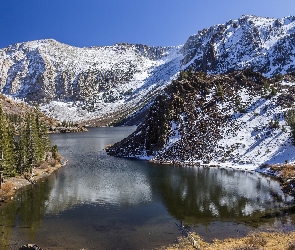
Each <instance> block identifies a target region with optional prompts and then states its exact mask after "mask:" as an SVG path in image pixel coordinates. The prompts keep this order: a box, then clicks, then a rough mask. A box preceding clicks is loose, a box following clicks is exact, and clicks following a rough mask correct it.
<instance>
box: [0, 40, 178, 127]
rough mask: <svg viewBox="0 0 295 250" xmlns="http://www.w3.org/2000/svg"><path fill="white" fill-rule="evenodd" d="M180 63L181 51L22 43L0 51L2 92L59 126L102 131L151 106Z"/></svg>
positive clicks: (56, 43)
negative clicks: (36, 106) (89, 125)
mask: <svg viewBox="0 0 295 250" xmlns="http://www.w3.org/2000/svg"><path fill="white" fill-rule="evenodd" d="M180 59H181V54H180V53H179V47H165V48H164V47H148V46H145V45H131V44H126V43H120V44H115V45H113V46H107V47H91V48H76V47H72V46H68V45H65V44H61V43H59V42H57V41H55V40H40V41H33V42H28V43H20V44H15V45H12V46H10V47H8V48H5V49H3V50H0V69H1V71H0V74H1V75H0V87H1V91H2V93H4V94H6V95H12V96H13V97H17V98H20V99H23V100H25V101H26V102H29V103H31V102H38V103H40V104H41V109H42V110H43V111H44V112H45V113H46V114H48V115H51V116H53V117H55V118H57V119H59V120H72V121H80V122H81V121H86V120H94V121H93V122H94V123H99V121H95V119H96V118H101V119H103V121H102V125H105V124H103V123H110V122H113V121H114V120H116V119H118V118H121V117H124V116H128V115H129V114H131V113H133V112H134V111H136V110H137V109H138V108H140V107H141V106H143V105H145V104H146V103H148V102H150V101H151V100H152V99H153V98H154V96H155V95H156V94H157V93H158V92H159V90H161V89H162V88H163V86H165V85H166V84H167V83H168V82H169V81H170V78H171V77H173V76H174V75H175V74H176V73H177V72H178V70H179V66H178V65H179V63H180Z"/></svg>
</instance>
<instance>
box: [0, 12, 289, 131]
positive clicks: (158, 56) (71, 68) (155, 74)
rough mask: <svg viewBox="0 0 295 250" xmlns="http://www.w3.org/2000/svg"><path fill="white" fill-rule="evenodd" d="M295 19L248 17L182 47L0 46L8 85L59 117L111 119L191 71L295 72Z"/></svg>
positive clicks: (4, 87)
mask: <svg viewBox="0 0 295 250" xmlns="http://www.w3.org/2000/svg"><path fill="white" fill-rule="evenodd" d="M294 25H295V17H292V16H290V17H286V18H280V19H275V18H263V17H257V16H251V15H245V16H242V17H241V18H240V19H238V20H230V21H228V22H226V23H225V24H219V25H214V26H212V27H210V28H208V29H204V30H202V31H199V32H198V33H197V34H196V35H193V36H191V37H189V39H188V40H187V42H186V43H185V44H184V45H183V46H174V47H153V46H146V45H139V44H137V45H132V44H127V43H118V44H115V45H113V46H104V47H90V48H77V47H73V46H69V45H66V44H62V43H59V42H57V41H55V40H50V39H49V40H39V41H32V42H27V43H18V44H15V45H11V46H9V47H7V48H4V49H1V50H0V69H1V70H0V89H1V93H3V94H5V95H11V96H13V97H15V98H20V99H23V100H24V101H26V102H28V103H32V102H39V103H40V104H41V105H40V106H41V109H42V110H43V111H44V112H45V113H46V114H48V115H51V116H52V117H55V118H57V119H59V120H71V121H77V122H84V123H87V124H90V125H106V124H111V123H113V122H115V121H119V120H121V119H123V118H126V117H129V116H130V115H132V114H133V113H134V112H136V111H137V110H139V109H140V108H142V107H144V106H145V105H150V104H151V102H152V101H153V100H154V98H155V96H157V94H158V93H159V92H160V91H161V90H162V89H163V88H164V87H165V86H167V85H168V84H170V83H171V81H172V80H173V79H175V78H176V77H177V74H178V72H179V71H180V70H183V69H188V68H191V67H192V68H194V69H195V70H196V71H204V72H207V73H209V74H218V73H226V72H232V71H234V70H242V69H244V68H253V69H254V70H255V71H259V72H261V73H263V74H264V75H265V76H274V75H275V74H278V73H282V74H283V73H290V72H292V71H294V70H295V66H294V63H293V62H294V59H295V47H294V46H295V33H294Z"/></svg>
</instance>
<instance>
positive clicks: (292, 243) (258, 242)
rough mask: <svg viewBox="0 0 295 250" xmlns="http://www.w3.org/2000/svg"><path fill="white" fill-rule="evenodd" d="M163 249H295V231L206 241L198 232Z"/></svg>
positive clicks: (261, 233)
mask: <svg viewBox="0 0 295 250" xmlns="http://www.w3.org/2000/svg"><path fill="white" fill-rule="evenodd" d="M159 249H161V250H163V249H167V250H168V249H170V250H172V249H199V250H266V249H267V250H278V249H280V250H295V232H289V233H282V232H270V233H269V232H260V233H251V234H249V235H247V236H246V237H243V238H228V239H225V240H214V241H213V242H212V243H209V242H205V241H203V240H202V239H201V237H200V236H198V235H197V234H194V233H191V234H189V235H188V236H187V237H181V238H179V239H178V242H177V243H176V244H173V245H170V246H165V247H161V248H159Z"/></svg>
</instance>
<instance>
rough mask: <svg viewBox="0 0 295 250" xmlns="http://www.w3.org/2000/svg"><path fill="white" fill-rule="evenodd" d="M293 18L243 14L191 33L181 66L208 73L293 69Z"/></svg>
mask: <svg viewBox="0 0 295 250" xmlns="http://www.w3.org/2000/svg"><path fill="white" fill-rule="evenodd" d="M294 32H295V17H293V16H289V17H285V18H280V19H275V18H263V17H257V16H251V15H244V16H242V17H241V18H240V19H238V20H230V21H228V22H226V23H225V24H220V25H215V26H212V27H210V28H209V29H204V30H201V31H199V33H198V34H196V35H193V36H191V37H190V38H189V39H188V40H187V42H186V43H185V44H184V46H183V48H182V52H183V54H184V59H183V60H182V64H183V65H190V64H191V66H192V67H194V69H195V70H197V71H204V72H207V73H209V74H220V73H226V72H230V71H233V70H242V69H245V68H252V69H253V70H255V71H259V72H261V73H263V74H264V75H265V76H274V75H275V74H278V73H280V74H285V73H290V72H292V71H294V70H295V66H294V58H295V47H294V45H295V33H294Z"/></svg>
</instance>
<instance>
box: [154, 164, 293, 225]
mask: <svg viewBox="0 0 295 250" xmlns="http://www.w3.org/2000/svg"><path fill="white" fill-rule="evenodd" d="M158 168H160V170H158V171H157V174H158V176H155V175H153V174H152V175H151V176H150V180H151V183H152V185H151V186H152V188H153V189H154V191H156V192H158V193H159V194H160V196H161V199H162V201H163V203H164V204H165V206H166V208H167V210H168V211H169V213H170V214H171V215H172V216H173V217H174V218H176V219H177V220H179V221H183V222H184V223H185V224H187V225H195V226H197V225H198V224H202V225H203V226H208V225H209V224H210V223H211V222H213V221H216V220H218V221H233V222H238V223H239V222H242V223H246V224H250V225H251V226H254V224H255V223H256V224H257V226H258V225H260V224H261V223H263V220H264V219H265V217H264V216H265V214H266V213H270V214H277V213H279V214H281V215H282V214H284V213H283V212H282V211H283V210H282V208H283V207H285V206H286V202H288V201H290V200H291V197H288V196H286V195H284V194H283V192H282V191H280V187H279V184H278V183H277V182H274V181H270V178H269V177H264V176H261V175H259V174H257V173H252V172H248V173H245V172H242V171H234V170H232V169H218V168H208V167H197V168H196V167H175V166H174V167H171V166H164V167H163V166H161V165H159V166H158ZM291 209H292V208H291ZM289 210H290V209H289ZM277 211H280V212H277ZM289 212H290V211H289ZM278 219H279V220H281V222H282V223H283V224H284V220H285V219H284V218H283V217H282V218H279V217H277V216H274V217H272V218H270V217H269V218H268V220H265V223H267V224H269V225H271V224H274V223H275V221H276V220H278ZM259 221H260V222H259Z"/></svg>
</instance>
